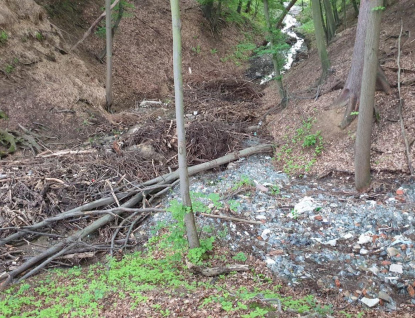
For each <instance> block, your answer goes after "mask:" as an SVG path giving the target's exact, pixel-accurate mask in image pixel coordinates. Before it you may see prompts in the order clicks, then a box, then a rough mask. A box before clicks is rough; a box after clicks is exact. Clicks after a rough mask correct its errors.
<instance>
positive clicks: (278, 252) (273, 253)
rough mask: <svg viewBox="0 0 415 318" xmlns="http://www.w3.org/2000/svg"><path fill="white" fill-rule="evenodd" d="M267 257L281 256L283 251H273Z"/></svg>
mask: <svg viewBox="0 0 415 318" xmlns="http://www.w3.org/2000/svg"><path fill="white" fill-rule="evenodd" d="M268 254H269V255H272V256H275V255H282V254H284V250H273V251H271V252H269V253H268Z"/></svg>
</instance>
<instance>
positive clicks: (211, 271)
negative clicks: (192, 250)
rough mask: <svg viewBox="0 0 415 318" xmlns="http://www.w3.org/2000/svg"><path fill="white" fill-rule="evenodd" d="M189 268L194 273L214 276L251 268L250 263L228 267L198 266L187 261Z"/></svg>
mask: <svg viewBox="0 0 415 318" xmlns="http://www.w3.org/2000/svg"><path fill="white" fill-rule="evenodd" d="M186 265H187V268H188V269H189V270H190V271H191V272H192V273H194V274H202V275H203V276H207V277H212V276H218V275H222V274H229V273H231V272H246V271H248V270H249V266H248V265H239V264H235V265H227V266H226V267H211V268H209V267H204V266H197V265H194V264H192V263H190V262H188V261H186Z"/></svg>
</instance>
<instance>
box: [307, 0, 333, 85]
mask: <svg viewBox="0 0 415 318" xmlns="http://www.w3.org/2000/svg"><path fill="white" fill-rule="evenodd" d="M311 7H312V8H311V9H312V12H313V22H314V30H315V34H316V43H317V50H318V55H319V57H320V62H321V78H320V81H323V80H324V79H325V78H326V76H327V73H328V71H329V69H330V60H329V56H328V54H327V49H326V40H325V36H324V27H323V17H322V15H321V6H320V0H311Z"/></svg>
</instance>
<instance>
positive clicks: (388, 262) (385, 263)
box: [381, 261, 392, 266]
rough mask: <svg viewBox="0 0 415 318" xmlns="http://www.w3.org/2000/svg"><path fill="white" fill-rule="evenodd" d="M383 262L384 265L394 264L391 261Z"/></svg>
mask: <svg viewBox="0 0 415 318" xmlns="http://www.w3.org/2000/svg"><path fill="white" fill-rule="evenodd" d="M381 264H382V265H383V266H389V265H390V264H392V263H391V262H390V261H382V262H381Z"/></svg>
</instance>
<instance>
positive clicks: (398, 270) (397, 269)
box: [389, 264, 403, 274]
mask: <svg viewBox="0 0 415 318" xmlns="http://www.w3.org/2000/svg"><path fill="white" fill-rule="evenodd" d="M389 271H390V272H393V273H399V274H402V273H403V270H402V265H401V264H392V265H391V266H390V267H389Z"/></svg>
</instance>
